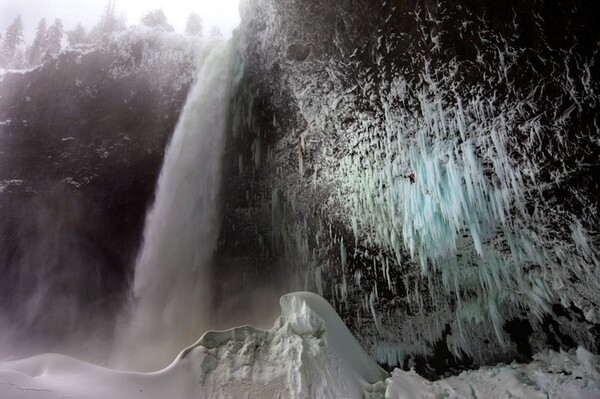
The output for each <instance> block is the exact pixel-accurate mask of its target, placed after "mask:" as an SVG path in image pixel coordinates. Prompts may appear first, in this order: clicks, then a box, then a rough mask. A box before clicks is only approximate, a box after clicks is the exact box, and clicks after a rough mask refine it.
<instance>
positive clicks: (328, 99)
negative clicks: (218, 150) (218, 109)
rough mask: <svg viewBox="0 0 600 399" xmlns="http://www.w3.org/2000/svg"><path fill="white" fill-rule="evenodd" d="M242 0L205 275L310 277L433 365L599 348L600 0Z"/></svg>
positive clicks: (360, 319)
mask: <svg viewBox="0 0 600 399" xmlns="http://www.w3.org/2000/svg"><path fill="white" fill-rule="evenodd" d="M241 12H242V25H241V27H240V29H239V36H240V37H239V48H240V57H241V62H242V63H243V65H244V68H245V74H244V78H243V81H242V83H241V84H240V85H239V86H238V89H237V93H236V95H235V97H234V100H233V104H232V120H233V121H232V124H233V129H232V135H231V137H230V145H229V152H228V154H227V159H226V162H227V166H228V168H229V172H228V175H227V181H226V184H225V189H224V190H225V195H226V198H227V202H226V204H225V212H224V214H225V220H224V227H223V233H222V245H221V258H222V259H221V263H220V264H221V265H222V266H221V268H220V269H219V271H218V273H222V274H224V275H232V274H234V273H235V272H236V271H244V272H245V273H244V275H245V276H246V277H245V278H246V280H244V281H240V283H239V289H240V290H242V291H243V290H244V289H247V290H248V291H252V290H253V289H249V288H247V287H256V286H258V287H259V288H258V290H261V289H267V288H268V287H269V286H273V285H274V286H276V287H279V289H281V290H286V289H311V290H314V291H316V292H319V293H321V294H323V295H324V296H325V297H326V298H328V299H329V300H330V301H331V302H332V303H334V304H335V305H336V308H337V310H338V311H339V312H340V314H342V315H343V317H344V319H345V321H346V322H347V323H348V324H349V325H350V326H351V328H352V330H353V331H354V333H355V335H356V336H357V337H358V338H359V339H360V340H361V342H362V343H363V344H364V345H365V346H366V347H367V348H369V350H371V352H372V353H373V354H374V355H375V356H376V357H377V359H378V360H379V361H380V362H381V363H382V364H385V363H387V364H389V365H396V364H404V366H408V365H410V364H415V363H416V364H417V366H419V367H420V368H421V370H422V371H424V372H426V373H429V374H430V375H436V374H437V375H439V374H441V373H443V372H445V371H447V370H448V369H451V368H453V367H461V366H468V365H477V364H481V363H486V362H492V361H498V360H512V359H523V360H524V359H527V358H528V357H529V356H531V353H532V351H535V350H538V349H540V348H541V347H548V346H550V347H554V348H558V347H563V348H564V347H569V346H572V345H576V344H580V345H584V346H586V347H587V348H588V349H590V350H593V351H596V352H597V351H598V350H600V345H599V344H600V342H599V341H598V337H599V332H600V330H599V326H600V324H599V323H600V319H599V318H598V315H599V313H598V312H599V311H600V308H599V305H600V296H599V295H598V292H599V288H600V280H599V279H598V276H597V275H598V274H597V270H598V266H599V261H598V237H599V236H598V231H599V230H598V229H599V224H598V222H599V220H598V217H599V215H598V212H597V209H598V203H599V195H598V193H599V192H600V191H599V190H598V189H599V188H600V187H598V178H597V176H598V171H599V163H598V157H599V154H600V142H599V141H598V137H599V134H600V132H599V130H598V119H599V118H598V116H599V115H598V99H599V97H598V96H599V94H600V92H599V87H598V83H599V79H600V64H599V61H600V60H599V59H598V50H599V43H600V33H599V31H598V30H597V29H596V28H595V26H594V23H595V22H594V18H595V16H597V15H600V8H599V7H598V5H596V4H595V3H590V2H579V1H567V2H542V1H516V0H515V1H506V2H495V3H493V4H492V3H490V2H483V1H467V2H444V1H442V2H431V1H413V0H411V1H364V0H352V1H344V2H334V1H321V0H307V1H296V0H248V1H245V2H243V3H242V6H241ZM245 287H246V288H245ZM260 287H263V288H260ZM223 289H224V288H223ZM254 289H256V288H254ZM425 364H427V365H428V366H426V365H425Z"/></svg>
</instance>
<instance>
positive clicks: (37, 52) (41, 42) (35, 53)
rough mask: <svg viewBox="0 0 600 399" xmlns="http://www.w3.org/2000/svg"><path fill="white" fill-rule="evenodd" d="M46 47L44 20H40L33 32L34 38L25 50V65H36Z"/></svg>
mask: <svg viewBox="0 0 600 399" xmlns="http://www.w3.org/2000/svg"><path fill="white" fill-rule="evenodd" d="M45 46H46V19H42V20H41V21H40V22H39V23H38V26H37V29H36V31H35V38H34V39H33V42H32V43H31V46H29V49H28V50H27V63H28V64H29V65H37V64H39V63H40V62H41V60H42V55H43V54H44V49H45Z"/></svg>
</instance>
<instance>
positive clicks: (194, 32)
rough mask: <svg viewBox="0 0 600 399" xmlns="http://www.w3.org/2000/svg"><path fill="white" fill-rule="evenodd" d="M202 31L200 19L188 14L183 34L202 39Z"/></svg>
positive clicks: (197, 16)
mask: <svg viewBox="0 0 600 399" xmlns="http://www.w3.org/2000/svg"><path fill="white" fill-rule="evenodd" d="M203 29H204V26H203V23H202V17H200V15H198V14H196V13H195V12H192V13H190V15H189V17H188V20H187V24H186V26H185V34H186V35H191V36H199V37H202V30H203Z"/></svg>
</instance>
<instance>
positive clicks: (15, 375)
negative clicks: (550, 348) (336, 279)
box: [0, 293, 600, 399]
mask: <svg viewBox="0 0 600 399" xmlns="http://www.w3.org/2000/svg"><path fill="white" fill-rule="evenodd" d="M281 309H282V312H281V317H280V318H279V319H278V320H277V321H276V323H275V325H274V327H273V328H272V329H271V330H259V329H256V328H254V327H251V326H243V327H238V328H234V329H231V330H228V331H223V332H208V333H206V334H205V335H204V336H203V337H202V338H201V339H200V341H198V343H197V344H195V345H193V346H192V347H190V348H188V349H186V350H184V351H183V352H182V353H181V354H180V355H179V356H178V357H177V359H176V360H175V361H174V362H173V363H172V364H171V365H170V366H169V367H167V368H166V369H164V370H161V371H158V372H154V373H133V372H122V371H115V370H109V369H105V368H102V367H98V366H94V365H91V364H88V363H84V362H81V361H78V360H76V359H73V358H69V357H66V356H62V355H55V354H50V355H41V356H36V357H33V358H30V359H25V360H19V361H12V362H4V363H0V398H7V399H8V398H10V399H58V398H81V399H83V398H85V399H95V398H98V399H109V398H110V399H118V398H123V399H136V398H145V399H146V398H148V399H152V398H157V399H158V398H160V399H164V398H169V399H178V398H181V399H184V398H186V399H187V398H390V399H407V398H487V399H494V398H573V399H576V398H598V397H600V357H598V356H595V355H592V354H590V353H588V352H586V351H585V350H583V349H581V348H580V349H578V350H577V351H572V352H569V353H565V352H561V353H556V352H547V353H543V354H540V355H538V356H536V358H535V360H534V361H533V362H532V363H531V364H528V365H516V364H513V365H508V366H507V365H500V366H497V367H494V368H485V369H481V370H477V371H470V372H465V373H463V374H461V375H459V376H457V377H451V378H447V379H444V380H440V381H436V382H429V381H427V380H425V379H423V378H422V377H420V376H419V375H417V374H416V373H414V372H405V371H401V370H396V371H394V372H393V373H392V376H391V377H389V376H388V375H387V373H385V372H384V371H383V370H382V369H381V368H379V367H378V366H377V364H375V362H374V361H373V360H372V359H371V358H369V356H368V355H367V354H366V353H365V352H364V350H363V349H362V348H361V347H360V346H359V345H358V343H357V342H356V340H355V339H354V338H353V337H352V335H351V334H350V331H349V330H348V329H347V328H346V326H345V325H344V323H343V322H342V320H341V319H340V318H339V316H338V315H337V314H336V312H335V311H334V310H333V308H332V307H331V306H330V305H329V304H328V303H327V302H326V301H325V300H323V299H322V298H321V297H319V296H317V295H315V294H311V293H295V294H289V295H286V296H284V297H282V298H281ZM148 350H152V349H151V348H148Z"/></svg>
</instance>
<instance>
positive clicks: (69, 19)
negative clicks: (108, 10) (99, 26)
mask: <svg viewBox="0 0 600 399" xmlns="http://www.w3.org/2000/svg"><path fill="white" fill-rule="evenodd" d="M238 1H239V0H116V6H117V15H121V12H124V13H125V15H126V19H127V25H128V26H129V25H134V24H137V23H138V22H139V21H140V18H141V17H142V15H143V14H145V13H147V12H148V11H151V10H154V9H157V8H162V9H163V10H164V12H165V14H166V16H167V18H168V20H169V22H170V23H171V25H173V26H174V27H175V30H176V31H177V32H183V30H184V28H185V23H186V20H187V17H188V15H189V13H190V12H191V11H194V12H196V13H198V14H200V15H201V16H202V19H203V20H204V32H205V34H206V33H207V32H208V30H209V29H210V28H211V27H212V26H214V25H216V26H218V27H219V28H221V30H222V31H223V33H224V34H225V35H227V36H229V34H230V32H231V31H232V30H233V29H234V28H235V27H236V26H237V25H238V23H239V12H238ZM107 3H108V0H0V32H1V33H2V35H4V32H5V31H6V28H7V27H8V25H10V23H11V22H12V21H13V20H14V19H15V18H16V16H17V15H19V14H21V18H22V19H23V25H24V27H25V41H26V42H27V43H29V42H31V41H32V40H33V35H34V32H35V28H36V26H37V24H38V22H39V20H40V19H42V18H46V23H47V24H48V25H50V24H52V22H53V21H54V19H55V18H61V19H62V20H63V24H64V26H65V30H70V29H73V27H74V26H75V25H77V24H78V23H80V22H81V23H82V24H83V25H84V26H85V27H86V29H87V30H89V28H90V27H92V26H94V25H96V23H97V22H98V20H99V18H100V16H101V15H102V11H103V10H104V8H105V7H106V4H107Z"/></svg>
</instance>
